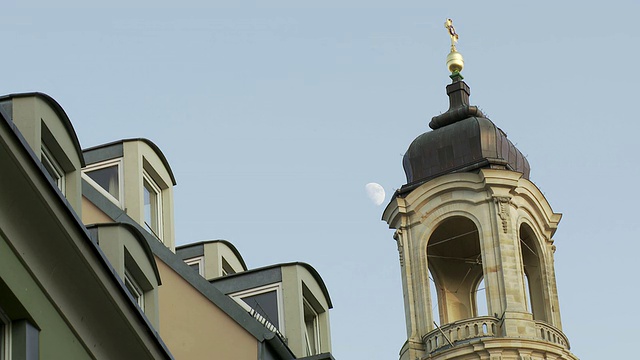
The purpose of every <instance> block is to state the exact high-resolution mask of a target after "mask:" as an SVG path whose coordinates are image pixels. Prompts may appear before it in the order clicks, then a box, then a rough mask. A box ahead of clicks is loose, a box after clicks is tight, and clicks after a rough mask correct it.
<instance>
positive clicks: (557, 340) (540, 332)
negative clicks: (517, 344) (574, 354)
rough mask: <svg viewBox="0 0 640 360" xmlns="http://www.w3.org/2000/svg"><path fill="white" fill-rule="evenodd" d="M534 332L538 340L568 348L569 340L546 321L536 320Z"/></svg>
mask: <svg viewBox="0 0 640 360" xmlns="http://www.w3.org/2000/svg"><path fill="white" fill-rule="evenodd" d="M536 334H537V338H538V339H539V340H544V341H546V342H551V343H554V344H558V345H560V346H562V347H564V348H565V349H567V350H568V349H569V340H568V339H567V337H566V336H565V335H564V333H563V332H562V331H560V330H558V329H556V328H554V327H553V326H551V325H549V324H547V323H544V322H542V321H536Z"/></svg>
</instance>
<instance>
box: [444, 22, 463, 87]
mask: <svg viewBox="0 0 640 360" xmlns="http://www.w3.org/2000/svg"><path fill="white" fill-rule="evenodd" d="M444 27H445V28H446V29H447V30H448V31H449V36H451V51H450V52H449V55H447V68H448V69H449V71H451V74H452V75H457V74H458V73H460V72H461V71H462V68H464V59H462V54H460V53H459V52H458V50H456V43H457V42H458V33H456V28H454V27H453V20H451V19H447V21H445V23H444Z"/></svg>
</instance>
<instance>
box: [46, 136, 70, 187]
mask: <svg viewBox="0 0 640 360" xmlns="http://www.w3.org/2000/svg"><path fill="white" fill-rule="evenodd" d="M41 161H42V165H44V169H45V170H46V171H47V174H49V177H50V178H51V180H53V182H54V183H55V184H56V186H58V189H60V191H62V194H63V195H64V194H65V182H64V170H63V169H62V166H60V164H59V163H58V161H57V160H56V158H54V157H53V155H52V154H51V151H49V149H48V148H47V147H46V146H45V145H44V144H42V156H41Z"/></svg>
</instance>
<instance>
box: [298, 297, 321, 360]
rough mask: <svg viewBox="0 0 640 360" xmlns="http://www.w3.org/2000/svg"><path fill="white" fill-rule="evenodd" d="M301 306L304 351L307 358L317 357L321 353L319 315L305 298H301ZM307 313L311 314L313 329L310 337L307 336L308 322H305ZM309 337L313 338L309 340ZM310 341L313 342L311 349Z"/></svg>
mask: <svg viewBox="0 0 640 360" xmlns="http://www.w3.org/2000/svg"><path fill="white" fill-rule="evenodd" d="M302 306H303V311H302V313H303V316H302V317H303V322H304V344H305V350H306V351H307V356H313V355H318V354H320V352H321V348H320V346H321V341H320V319H319V314H318V312H317V311H316V309H314V308H313V306H312V305H311V303H309V301H307V299H305V298H302ZM307 311H309V312H311V327H312V328H313V332H314V333H313V334H312V336H310V334H309V326H308V324H309V321H307ZM311 337H313V339H310V338H311ZM311 340H313V349H312V348H311Z"/></svg>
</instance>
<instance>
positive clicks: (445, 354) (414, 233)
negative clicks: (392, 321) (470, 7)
mask: <svg viewBox="0 0 640 360" xmlns="http://www.w3.org/2000/svg"><path fill="white" fill-rule="evenodd" d="M445 26H446V28H447V29H448V31H449V34H450V35H451V52H450V53H449V56H447V67H448V68H449V71H451V76H450V77H451V79H452V83H451V84H450V85H448V86H447V95H448V96H449V110H448V111H447V112H445V113H443V114H441V115H438V116H436V117H434V118H433V119H432V120H431V122H430V123H429V126H430V127H431V129H433V130H432V131H428V132H426V133H424V134H422V135H420V136H418V137H417V138H416V139H415V140H414V141H413V142H412V143H411V145H410V146H409V149H408V150H407V152H406V154H405V155H404V159H403V165H404V170H405V173H406V176H407V183H406V184H405V185H403V186H402V187H401V188H400V189H399V190H397V191H396V193H395V195H394V197H393V199H392V200H391V202H390V203H389V205H388V206H387V208H386V209H385V211H384V215H383V220H385V221H386V222H387V223H388V224H389V226H390V227H391V228H392V229H396V232H395V234H394V239H395V240H396V241H397V244H398V251H399V255H400V266H401V275H402V287H403V292H404V307H405V319H406V325H407V342H406V343H405V344H404V346H403V347H402V349H401V351H400V359H401V360H416V359H433V360H438V359H487V360H499V359H518V360H520V359H522V360H537V359H577V358H576V357H575V355H573V354H572V353H571V352H570V351H569V341H568V339H567V337H566V336H565V335H564V333H563V332H562V324H561V322H560V308H559V305H558V293H557V290H556V280H555V271H554V264H553V262H554V259H553V256H554V255H553V254H554V252H555V246H554V245H553V234H554V233H555V231H556V228H557V226H558V223H559V222H560V218H561V214H558V213H555V212H553V210H552V209H551V206H550V205H549V203H548V202H547V199H546V198H545V197H544V195H543V194H542V193H541V192H540V190H539V189H538V188H537V187H536V185H534V184H533V183H532V182H531V181H530V180H529V170H530V169H529V163H528V162H527V159H526V158H525V157H524V156H523V155H522V153H521V152H520V151H519V150H518V149H517V148H516V147H515V146H514V145H513V144H512V143H511V141H509V139H507V135H506V134H505V133H504V132H503V131H502V130H501V129H500V128H498V127H497V126H496V125H495V124H494V123H493V122H492V121H491V120H489V119H488V118H487V117H486V116H484V114H483V113H482V112H481V111H480V110H479V109H478V108H477V107H476V106H472V105H469V94H470V89H469V86H467V84H466V83H465V82H464V81H463V77H462V75H461V74H460V72H461V71H462V68H463V65H464V63H463V59H462V55H460V53H458V52H457V50H456V47H455V44H456V41H457V39H458V35H457V34H456V32H455V29H454V28H453V24H452V23H451V20H447V22H446V23H445ZM430 283H431V284H433V285H432V286H431V285H430Z"/></svg>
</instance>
